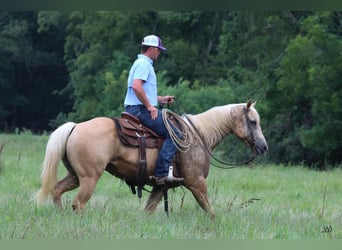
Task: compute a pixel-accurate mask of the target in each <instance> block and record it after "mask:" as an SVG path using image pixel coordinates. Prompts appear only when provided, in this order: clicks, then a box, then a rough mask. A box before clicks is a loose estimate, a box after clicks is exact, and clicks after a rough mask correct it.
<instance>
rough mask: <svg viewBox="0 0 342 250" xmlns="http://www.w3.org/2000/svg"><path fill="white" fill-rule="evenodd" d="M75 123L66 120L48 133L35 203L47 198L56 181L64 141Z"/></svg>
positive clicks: (64, 146) (62, 155)
mask: <svg viewBox="0 0 342 250" xmlns="http://www.w3.org/2000/svg"><path fill="white" fill-rule="evenodd" d="M75 125H76V123H74V122H67V123H65V124H63V125H61V126H60V127H58V128H57V129H56V130H55V131H54V132H52V134H51V135H50V138H49V140H48V142H47V145H46V150H45V157H44V161H43V164H42V173H41V179H42V187H41V189H40V190H39V191H38V192H37V193H36V195H35V200H36V202H37V204H41V203H43V202H44V201H45V200H46V199H47V198H48V196H49V194H50V192H51V191H52V189H53V188H54V187H55V185H56V183H57V167H58V163H59V162H60V161H61V160H62V158H63V157H64V155H65V150H66V142H67V139H68V137H69V135H70V133H71V132H72V129H73V128H74V127H75Z"/></svg>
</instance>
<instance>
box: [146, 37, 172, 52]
mask: <svg viewBox="0 0 342 250" xmlns="http://www.w3.org/2000/svg"><path fill="white" fill-rule="evenodd" d="M141 45H145V46H152V47H157V48H159V49H161V50H166V48H164V47H163V44H162V42H161V39H160V37H159V36H155V35H149V36H145V37H144V39H143V40H142V42H141Z"/></svg>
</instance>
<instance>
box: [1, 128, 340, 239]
mask: <svg viewBox="0 0 342 250" xmlns="http://www.w3.org/2000/svg"><path fill="white" fill-rule="evenodd" d="M47 139H48V136H35V135H32V134H30V133H22V134H20V135H14V134H12V135H8V134H0V210H1V216H0V239H23V238H25V239H140V238H142V239H342V169H341V168H337V169H333V170H330V171H322V172H318V171H314V170H309V169H306V168H304V167H301V166H293V167H284V166H275V165H273V166H271V165H267V166H261V165H256V166H254V168H247V167H244V168H237V169H234V170H222V169H217V168H214V167H212V168H211V170H210V174H209V177H208V179H207V181H208V188H209V198H210V200H211V202H212V205H213V207H214V209H215V211H216V219H215V220H211V219H210V218H209V217H208V215H207V214H205V213H204V212H203V211H202V210H201V209H200V208H199V206H198V205H197V203H196V201H195V199H194V198H193V196H192V194H191V193H190V192H189V191H188V190H186V189H185V188H184V189H181V188H177V189H175V190H170V192H169V200H170V201H169V205H170V209H171V213H170V217H169V218H167V217H166V215H165V213H164V211H163V204H162V203H161V204H160V206H159V207H158V209H157V211H156V212H155V213H154V214H153V215H146V214H144V211H143V208H144V205H145V202H146V199H147V197H148V193H146V192H144V193H143V198H142V200H141V202H139V200H138V198H137V197H136V196H133V195H132V194H131V192H130V190H129V188H128V186H127V185H126V184H125V183H124V182H122V181H121V180H119V179H117V178H114V177H112V176H111V175H110V174H108V173H105V174H104V175H103V176H102V178H101V179H100V181H99V182H98V185H97V187H96V190H95V193H94V195H93V196H92V198H91V199H90V201H89V203H88V205H87V209H86V211H85V212H84V213H83V214H79V215H76V214H74V213H73V212H72V211H71V201H72V199H73V197H74V195H75V191H72V192H69V193H67V194H65V195H64V196H63V201H64V209H63V210H58V209H56V208H55V207H54V206H53V204H51V203H48V204H47V205H46V206H43V207H36V206H35V205H34V204H33V203H32V202H31V199H32V196H33V194H34V192H36V191H37V190H38V189H39V188H40V163H41V162H42V160H43V156H44V152H45V144H46V142H47ZM59 172H60V173H59V174H60V177H64V173H65V171H64V167H62V165H61V167H60V168H59Z"/></svg>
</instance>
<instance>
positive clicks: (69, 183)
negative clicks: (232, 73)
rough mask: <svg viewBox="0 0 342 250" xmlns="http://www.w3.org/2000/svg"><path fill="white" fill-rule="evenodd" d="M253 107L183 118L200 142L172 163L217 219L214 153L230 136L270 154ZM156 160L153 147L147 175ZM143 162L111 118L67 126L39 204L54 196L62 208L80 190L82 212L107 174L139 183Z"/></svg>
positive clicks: (59, 132)
mask: <svg viewBox="0 0 342 250" xmlns="http://www.w3.org/2000/svg"><path fill="white" fill-rule="evenodd" d="M254 105H255V103H251V102H248V103H247V104H246V103H242V104H230V105H225V106H218V107H214V108H211V109H210V110H208V111H206V112H204V113H201V114H197V115H188V116H186V117H185V118H184V119H188V120H187V122H188V123H189V124H192V126H194V127H195V129H194V127H192V126H190V125H189V128H190V130H191V131H190V133H189V134H191V136H192V137H193V141H195V142H196V143H192V144H191V145H190V147H189V148H188V150H187V152H182V151H178V152H177V153H176V155H175V157H174V160H173V166H174V167H173V171H174V175H175V176H181V177H183V178H184V182H183V185H184V186H185V187H186V188H188V189H189V190H190V191H191V192H192V194H193V195H194V197H195V199H196V200H197V202H198V204H199V205H200V206H201V207H202V208H203V209H204V210H205V211H206V212H209V213H210V215H211V216H212V217H214V216H215V214H214V210H213V208H212V206H211V204H210V202H209V199H208V192H207V183H206V177H207V176H208V173H209V166H210V157H211V156H210V151H212V150H213V149H214V148H215V146H216V145H218V143H220V141H222V140H223V138H224V137H225V136H226V135H228V134H234V135H235V136H237V137H238V138H239V139H241V140H242V141H244V142H245V143H246V144H247V145H249V146H250V148H251V149H252V150H253V151H254V153H256V154H263V153H265V152H266V151H267V143H266V140H265V138H264V135H263V133H262V130H261V128H260V121H259V115H258V113H257V111H256V109H255V108H254ZM189 121H190V122H189ZM157 155H158V149H153V148H152V149H150V148H148V149H147V151H146V158H147V174H148V176H151V175H153V173H154V168H155V162H156V159H157ZM61 160H62V161H63V163H64V165H65V167H66V169H67V171H68V173H67V175H66V177H65V178H64V179H62V180H60V181H59V182H57V166H58V163H59V161H61ZM138 161H139V152H138V149H136V148H131V147H126V146H124V145H123V144H122V143H121V142H120V140H119V138H118V133H117V130H116V128H115V124H114V122H113V120H112V119H110V118H105V117H99V118H94V119H92V120H89V121H85V122H81V123H78V124H76V123H73V122H68V123H65V124H63V125H61V126H60V127H59V128H57V129H56V130H55V131H54V132H53V133H52V134H51V135H50V138H49V140H48V143H47V146H46V153H45V158H44V162H43V168H42V174H41V177H42V187H41V189H40V190H39V192H38V193H37V195H36V199H37V202H38V203H42V202H43V201H45V200H46V199H47V198H48V196H49V194H51V195H52V198H53V201H54V203H55V204H56V205H57V206H60V207H61V206H62V202H61V196H62V194H63V193H65V192H67V191H70V190H73V189H75V188H77V187H79V190H78V193H77V194H76V196H75V199H74V201H73V203H72V208H73V209H74V210H75V211H80V210H82V209H83V208H84V207H85V205H86V203H87V202H88V200H89V199H90V197H91V196H92V194H93V191H94V189H95V186H96V183H97V181H98V180H99V178H100V177H101V175H102V174H103V172H104V171H105V170H107V171H108V172H109V173H111V174H113V175H115V176H116V177H119V178H121V179H123V180H126V181H128V182H130V183H134V181H135V178H136V173H137V170H138ZM147 184H148V185H152V183H147ZM171 187H172V186H171ZM162 196H163V188H162V187H160V186H154V187H153V189H152V192H151V194H150V196H149V198H148V201H147V204H146V207H145V210H146V211H147V212H150V213H152V212H153V211H154V210H155V209H156V207H157V205H158V203H159V202H160V200H161V199H162Z"/></svg>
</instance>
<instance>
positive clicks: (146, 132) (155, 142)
mask: <svg viewBox="0 0 342 250" xmlns="http://www.w3.org/2000/svg"><path fill="white" fill-rule="evenodd" d="M113 120H114V122H115V125H116V128H117V131H118V134H119V139H120V141H121V143H122V144H124V145H126V146H129V147H140V141H141V138H144V141H145V145H144V146H145V147H147V148H160V147H161V146H162V145H163V141H164V139H163V138H162V137H160V136H159V135H157V134H156V133H155V132H154V131H152V130H151V129H149V128H147V127H145V126H144V125H142V124H141V122H140V121H139V119H138V118H137V117H135V116H134V115H132V114H130V113H128V112H122V113H121V118H113Z"/></svg>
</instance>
